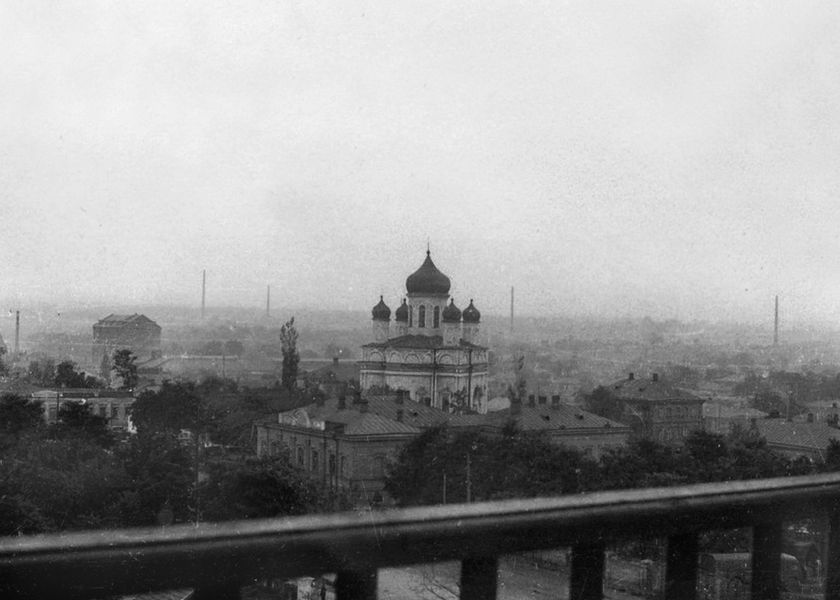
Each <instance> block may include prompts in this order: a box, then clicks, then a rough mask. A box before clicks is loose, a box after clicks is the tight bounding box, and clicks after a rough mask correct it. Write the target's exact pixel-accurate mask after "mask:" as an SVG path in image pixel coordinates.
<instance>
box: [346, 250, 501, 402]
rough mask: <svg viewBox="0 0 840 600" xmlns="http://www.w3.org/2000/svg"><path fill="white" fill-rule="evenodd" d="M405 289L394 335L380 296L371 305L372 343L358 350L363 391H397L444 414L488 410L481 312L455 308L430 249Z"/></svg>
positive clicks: (387, 310)
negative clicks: (480, 334) (375, 302)
mask: <svg viewBox="0 0 840 600" xmlns="http://www.w3.org/2000/svg"><path fill="white" fill-rule="evenodd" d="M405 287H406V291H407V298H403V300H402V304H401V305H400V306H399V307H398V308H397V310H396V311H395V315H394V316H395V328H394V331H392V330H391V309H390V308H389V307H388V305H387V304H385V300H384V298H383V297H381V296H380V298H379V303H378V304H377V305H376V306H374V307H373V311H372V320H373V337H374V341H373V342H371V343H369V344H365V345H364V346H362V359H361V361H359V379H360V383H361V387H362V389H364V390H369V389H371V388H383V389H388V388H390V389H392V390H398V389H401V390H406V391H408V392H409V394H410V397H411V399H412V400H414V401H416V402H420V403H426V404H428V405H430V406H434V407H436V408H440V409H443V410H454V409H456V408H459V409H464V410H467V411H475V412H479V413H484V412H487V400H488V398H487V348H486V347H484V346H481V345H479V344H478V343H477V342H478V336H479V324H480V321H481V313H480V312H479V311H478V309H477V308H476V307H475V305H474V304H473V301H472V299H471V300H470V303H469V305H468V306H467V307H466V308H465V309H464V310H463V311H461V310H460V309H459V308H458V307H457V306H456V305H455V301H454V299H452V298H450V296H449V289H450V281H449V278H448V277H447V276H446V275H444V274H443V273H441V272H440V271H439V270H438V269H437V267H436V266H435V264H434V263H433V262H432V258H431V255H430V253H429V252H428V251H427V252H426V260H425V261H424V262H423V264H422V265H421V266H420V268H419V269H417V271H415V272H414V273H412V274H411V275H409V276H408V279H406V282H405ZM447 302H448V303H447Z"/></svg>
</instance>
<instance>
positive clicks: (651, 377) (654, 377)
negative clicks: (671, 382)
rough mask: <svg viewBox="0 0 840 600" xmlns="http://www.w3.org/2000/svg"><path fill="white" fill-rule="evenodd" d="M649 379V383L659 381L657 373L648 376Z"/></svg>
mask: <svg viewBox="0 0 840 600" xmlns="http://www.w3.org/2000/svg"><path fill="white" fill-rule="evenodd" d="M650 379H651V381H654V382H656V381H659V373H653V374H652V375H651V376H650Z"/></svg>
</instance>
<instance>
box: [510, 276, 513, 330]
mask: <svg viewBox="0 0 840 600" xmlns="http://www.w3.org/2000/svg"><path fill="white" fill-rule="evenodd" d="M510 332H511V333H513V286H510Z"/></svg>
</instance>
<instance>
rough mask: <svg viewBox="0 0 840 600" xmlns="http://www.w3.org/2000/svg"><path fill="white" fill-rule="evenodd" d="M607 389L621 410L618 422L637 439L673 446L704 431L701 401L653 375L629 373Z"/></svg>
mask: <svg viewBox="0 0 840 600" xmlns="http://www.w3.org/2000/svg"><path fill="white" fill-rule="evenodd" d="M608 390H609V392H610V393H611V394H612V395H613V396H614V397H615V398H616V399H617V401H618V403H619V405H620V407H621V414H622V418H621V419H620V420H621V421H622V422H623V423H626V424H627V425H629V426H630V428H631V429H632V430H633V433H634V435H636V436H639V437H645V438H649V439H652V440H654V441H657V442H661V443H665V444H674V443H679V442H682V441H683V440H685V438H686V437H687V436H688V434H689V433H691V432H692V431H694V430H696V429H703V399H702V398H698V397H697V396H695V395H694V394H691V393H690V392H687V391H685V390H682V389H679V388H677V387H675V386H672V385H670V384H668V383H667V382H665V381H662V380H661V379H660V377H659V376H658V375H657V374H656V373H653V374H652V375H651V376H650V378H637V377H635V375H634V374H633V373H630V374H629V375H628V377H627V378H626V379H622V380H620V381H617V382H615V383H613V384H612V385H610V386H609V388H608Z"/></svg>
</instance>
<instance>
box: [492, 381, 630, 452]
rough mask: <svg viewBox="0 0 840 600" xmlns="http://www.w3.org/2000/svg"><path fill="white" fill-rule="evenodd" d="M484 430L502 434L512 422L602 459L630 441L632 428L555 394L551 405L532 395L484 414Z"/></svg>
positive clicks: (544, 398)
mask: <svg viewBox="0 0 840 600" xmlns="http://www.w3.org/2000/svg"><path fill="white" fill-rule="evenodd" d="M482 417H483V418H482V424H481V430H482V431H483V432H485V433H489V434H499V433H500V432H501V431H502V429H503V428H504V427H505V426H506V425H507V424H508V423H511V422H513V423H515V424H516V426H517V428H518V429H519V430H520V431H526V432H534V433H543V434H544V435H546V436H547V437H548V439H549V440H550V441H551V442H553V443H555V444H561V445H563V446H566V447H568V448H574V449H576V450H580V451H582V452H583V453H584V454H587V455H589V456H591V457H592V458H595V459H597V458H599V457H600V456H601V454H602V453H603V452H604V451H606V450H608V449H610V448H619V447H621V446H624V445H626V444H627V440H628V439H629V437H630V434H631V429H630V427H628V426H627V425H625V424H623V423H619V422H617V421H612V420H610V419H607V418H605V417H601V416H598V415H596V414H593V413H591V412H587V411H585V410H581V409H579V408H577V407H575V406H570V405H568V404H562V403H561V402H560V396H559V395H554V396H552V398H551V404H550V405H549V404H548V402H547V398H546V396H539V397H538V399H537V400H535V398H534V396H533V395H531V396H529V397H528V403H527V404H526V405H525V406H523V405H522V403H521V402H513V403H511V405H510V408H507V409H504V410H499V411H496V412H491V413H488V414H486V415H482Z"/></svg>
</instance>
